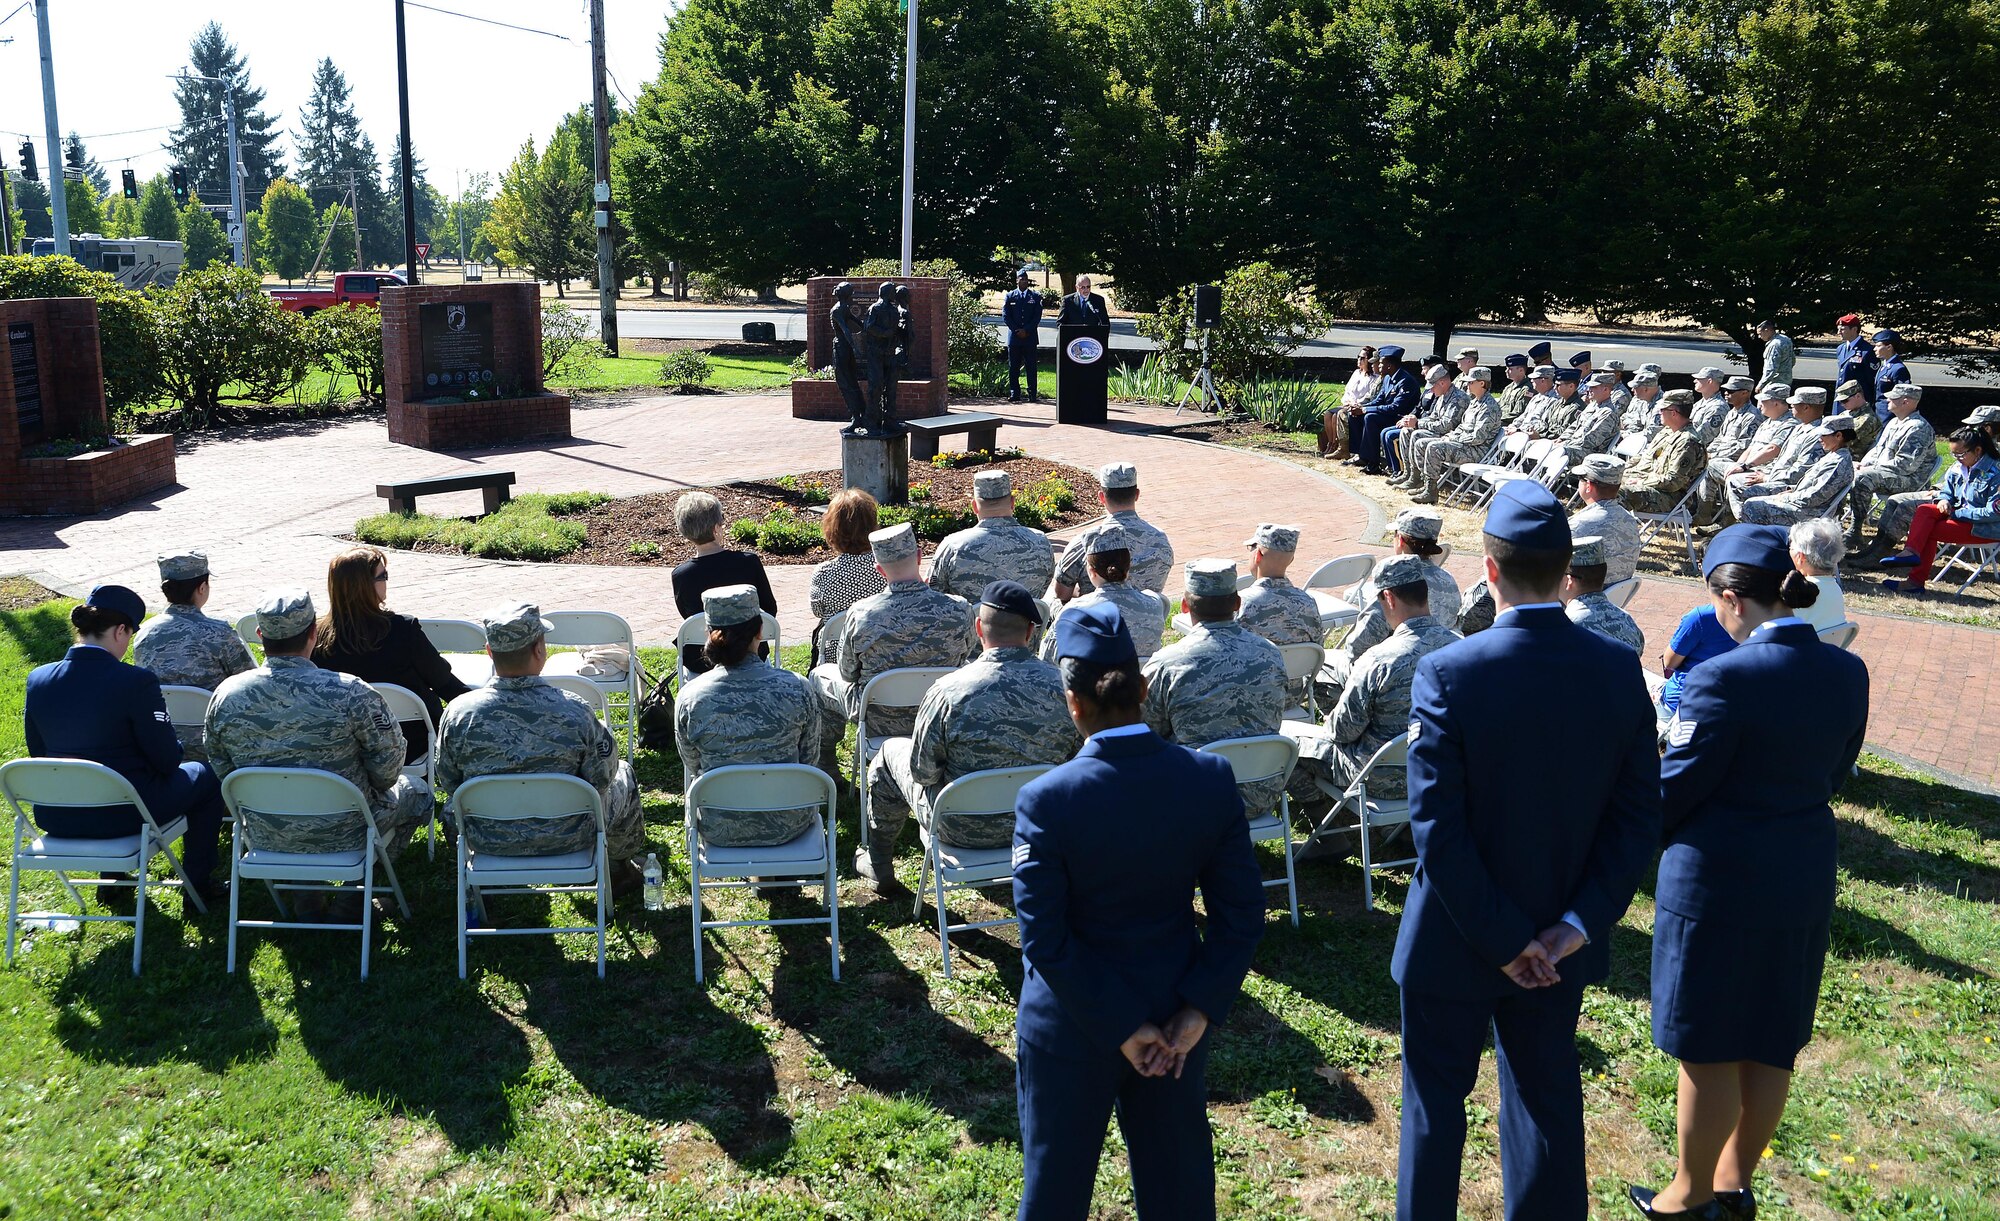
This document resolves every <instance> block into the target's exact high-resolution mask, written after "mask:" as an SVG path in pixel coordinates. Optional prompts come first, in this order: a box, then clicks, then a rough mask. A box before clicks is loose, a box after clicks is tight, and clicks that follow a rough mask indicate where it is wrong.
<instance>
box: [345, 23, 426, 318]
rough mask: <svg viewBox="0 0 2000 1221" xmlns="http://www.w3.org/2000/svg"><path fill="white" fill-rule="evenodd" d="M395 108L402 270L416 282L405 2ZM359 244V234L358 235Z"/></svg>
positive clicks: (398, 30) (399, 27)
mask: <svg viewBox="0 0 2000 1221" xmlns="http://www.w3.org/2000/svg"><path fill="white" fill-rule="evenodd" d="M396 105H397V106H398V107H399V108H400V109H401V112H402V118H403V270H404V271H405V272H407V273H408V274H409V277H410V281H409V282H410V283H412V284H415V283H416V282H417V184H416V183H414V182H411V181H410V176H411V169H412V164H411V163H412V162H413V161H415V160H416V154H415V153H414V152H412V151H411V149H410V48H409V42H408V40H407V39H406V38H404V36H403V0H396ZM355 240H356V244H357V245H358V244H359V241H360V235H359V234H357V235H356V238H355Z"/></svg>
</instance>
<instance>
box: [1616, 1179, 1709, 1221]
mask: <svg viewBox="0 0 2000 1221" xmlns="http://www.w3.org/2000/svg"><path fill="white" fill-rule="evenodd" d="M1659 1194H1660V1193H1659V1192H1657V1191H1654V1190H1653V1189H1652V1188H1650V1187H1639V1186H1635V1185H1633V1184H1630V1183H1627V1184H1626V1185H1625V1195H1626V1198H1628V1199H1630V1200H1631V1201H1632V1207H1634V1208H1636V1209H1638V1210H1639V1215H1640V1216H1642V1217H1650V1218H1656V1219H1657V1221H1674V1219H1676V1218H1681V1217H1687V1218H1691V1219H1692V1221H1724V1218H1726V1217H1727V1216H1728V1214H1727V1213H1725V1212H1723V1211H1722V1205H1721V1204H1720V1203H1718V1202H1717V1201H1714V1200H1710V1201H1709V1202H1708V1203H1706V1204H1703V1205H1701V1206H1700V1207H1698V1208H1684V1209H1681V1210H1679V1211H1678V1212H1662V1211H1660V1210H1659V1209H1657V1208H1654V1207H1653V1199H1654V1197H1656V1196H1658V1195H1659Z"/></svg>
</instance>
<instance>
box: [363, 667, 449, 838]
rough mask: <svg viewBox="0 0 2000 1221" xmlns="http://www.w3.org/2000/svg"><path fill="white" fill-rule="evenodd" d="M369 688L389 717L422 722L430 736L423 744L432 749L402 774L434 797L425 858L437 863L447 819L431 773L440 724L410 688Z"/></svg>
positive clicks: (375, 685) (377, 685)
mask: <svg viewBox="0 0 2000 1221" xmlns="http://www.w3.org/2000/svg"><path fill="white" fill-rule="evenodd" d="M368 685H369V686H371V687H373V688H375V693H376V694H377V695H380V696H381V697H382V702H383V703H385V704H387V705H389V715H390V716H392V717H394V718H395V719H396V723H397V724H399V725H400V724H401V723H402V722H404V721H422V722H423V725H424V732H425V734H426V735H428V736H426V737H425V739H424V741H426V742H429V743H430V744H431V746H430V749H429V750H427V751H425V752H424V753H423V757H422V758H420V759H418V760H417V761H416V762H415V763H405V764H404V765H403V774H404V775H405V776H408V777H409V778H410V779H412V780H414V781H416V782H417V783H418V784H420V785H422V786H423V789H424V792H426V793H430V794H431V817H429V818H427V819H425V820H424V825H425V827H426V828H427V829H428V832H429V833H428V834H427V835H425V836H424V843H425V849H424V851H425V859H426V860H433V861H434V860H436V859H437V846H438V840H440V839H442V838H443V837H444V818H443V816H442V815H441V814H439V813H438V808H437V795H436V793H437V781H436V779H435V777H434V775H433V772H432V768H433V766H434V761H435V760H436V759H437V745H438V731H437V722H435V721H433V720H431V710H430V709H429V708H427V707H425V705H424V701H423V700H421V699H419V698H418V697H417V693H416V692H414V691H412V690H410V689H409V688H408V687H399V686H397V685H396V684H395V683H369V684H368Z"/></svg>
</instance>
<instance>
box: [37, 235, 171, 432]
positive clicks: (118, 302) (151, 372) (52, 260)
mask: <svg viewBox="0 0 2000 1221" xmlns="http://www.w3.org/2000/svg"><path fill="white" fill-rule="evenodd" d="M29 297H93V298H95V299H96V301H97V340H98V346H99V347H100V348H101V349H102V350H103V354H104V398H105V402H106V405H107V406H109V407H110V409H111V410H112V411H114V412H115V411H119V410H121V409H125V408H131V407H137V406H139V405H140V404H142V403H150V402H152V401H153V400H154V399H155V398H157V397H159V393H160V339H159V326H158V321H157V319H156V318H155V316H154V310H153V303H152V300H151V299H150V298H148V297H147V296H146V295H145V294H143V293H137V292H133V291H132V290H131V289H128V288H124V287H122V286H121V285H120V284H119V283H118V281H117V279H116V278H114V277H113V276H111V275H110V274H108V273H106V272H102V271H91V270H89V269H88V268H86V267H84V265H83V264H81V263H79V262H77V261H76V260H75V259H72V258H70V257H68V256H67V255H51V256H49V257H46V258H34V257H32V256H29V255H25V254H19V255H11V256H6V257H0V300H8V301H11V300H17V299H25V298H29Z"/></svg>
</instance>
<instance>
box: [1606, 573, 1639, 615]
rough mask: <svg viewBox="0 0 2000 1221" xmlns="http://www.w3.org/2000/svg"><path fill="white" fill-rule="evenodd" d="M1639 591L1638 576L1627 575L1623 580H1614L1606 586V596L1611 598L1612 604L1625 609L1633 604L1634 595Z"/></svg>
mask: <svg viewBox="0 0 2000 1221" xmlns="http://www.w3.org/2000/svg"><path fill="white" fill-rule="evenodd" d="M1638 592H1639V578H1638V577H1626V578H1625V579H1624V580H1622V581H1613V582H1612V583H1611V584H1609V585H1606V586H1605V587H1604V596H1605V597H1606V598H1608V599H1610V600H1611V605H1613V606H1615V607H1617V608H1618V609H1619V610H1624V609H1625V608H1626V607H1627V606H1629V605H1631V602H1632V596H1633V595H1634V594H1637V593H1638Z"/></svg>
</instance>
